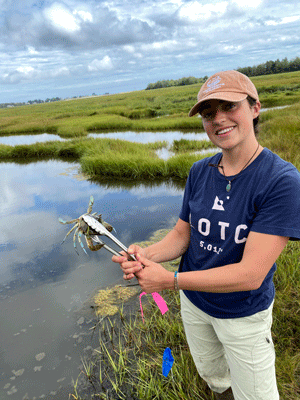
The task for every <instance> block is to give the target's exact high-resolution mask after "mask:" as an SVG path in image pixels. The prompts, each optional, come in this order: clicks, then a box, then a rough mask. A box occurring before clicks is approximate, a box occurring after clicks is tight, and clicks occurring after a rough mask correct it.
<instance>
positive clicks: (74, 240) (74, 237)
mask: <svg viewBox="0 0 300 400" xmlns="http://www.w3.org/2000/svg"><path fill="white" fill-rule="evenodd" d="M78 230H79V227H78V228H77V229H76V231H75V233H74V236H73V245H74V249H75V251H76V253H77V254H78V255H79V253H78V251H77V248H76V235H77V234H78Z"/></svg>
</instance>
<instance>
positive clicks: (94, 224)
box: [82, 215, 136, 261]
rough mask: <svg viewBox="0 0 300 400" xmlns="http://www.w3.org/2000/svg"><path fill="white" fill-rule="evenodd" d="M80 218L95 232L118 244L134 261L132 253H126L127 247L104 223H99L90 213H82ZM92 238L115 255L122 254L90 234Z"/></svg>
mask: <svg viewBox="0 0 300 400" xmlns="http://www.w3.org/2000/svg"><path fill="white" fill-rule="evenodd" d="M82 219H83V220H84V221H85V222H86V223H87V225H88V226H90V227H91V228H92V229H93V230H94V231H95V232H97V234H98V235H100V236H107V237H108V238H109V239H111V240H112V241H113V242H114V243H115V244H116V245H117V246H119V247H120V248H121V249H122V250H123V251H125V253H126V254H128V256H129V257H130V258H131V259H132V260H134V261H136V258H135V256H134V255H133V254H129V253H128V249H127V247H126V246H125V245H124V244H123V243H122V242H120V241H119V240H118V239H117V238H116V237H115V236H114V235H113V234H112V233H110V232H109V231H108V230H107V229H106V228H105V226H104V225H102V224H101V222H99V221H98V220H97V219H96V218H94V217H92V216H90V215H83V216H82ZM91 238H92V240H93V241H94V242H95V243H98V244H101V245H102V246H103V248H104V249H106V250H108V251H110V252H111V253H112V254H114V255H115V256H121V255H122V254H121V253H120V252H118V251H116V250H115V249H113V248H112V247H110V246H109V245H108V244H106V243H104V242H103V241H102V240H101V239H100V238H99V237H98V236H96V235H95V236H91Z"/></svg>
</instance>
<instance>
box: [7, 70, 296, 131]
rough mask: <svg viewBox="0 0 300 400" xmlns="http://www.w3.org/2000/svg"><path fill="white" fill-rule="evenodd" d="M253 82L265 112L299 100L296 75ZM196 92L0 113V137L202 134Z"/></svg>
mask: <svg viewBox="0 0 300 400" xmlns="http://www.w3.org/2000/svg"><path fill="white" fill-rule="evenodd" d="M251 79H252V81H253V82H254V84H255V85H256V86H257V88H258V91H259V94H260V99H261V102H262V106H263V107H271V106H278V105H290V104H294V103H295V102H299V101H300V84H299V81H300V71H297V72H291V73H286V74H278V75H266V76H260V77H253V78H251ZM199 89H200V85H199V84H196V85H188V86H180V87H170V88H163V89H155V90H144V91H136V92H130V93H122V94H115V95H108V96H99V97H91V98H86V99H76V100H62V101H58V102H53V103H44V104H37V105H30V106H21V107H16V108H7V109H0V121H1V122H0V135H8V134H10V135H15V134H25V133H30V134H38V133H44V132H47V133H56V134H58V135H60V136H61V137H64V138H70V137H84V136H86V135H87V133H88V132H95V131H97V132H107V131H108V130H109V131H114V130H118V131H124V130H134V131H144V130H146V131H147V130H149V131H158V130H159V131H161V130H196V131H200V130H203V128H202V123H201V119H200V118H189V117H187V114H188V112H189V110H190V108H191V107H192V106H193V105H194V104H195V103H196V98H197V93H198V91H199Z"/></svg>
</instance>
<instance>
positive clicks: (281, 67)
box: [237, 57, 300, 76]
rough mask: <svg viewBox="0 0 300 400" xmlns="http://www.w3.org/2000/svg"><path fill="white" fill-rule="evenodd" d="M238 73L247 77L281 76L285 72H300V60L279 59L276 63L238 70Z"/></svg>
mask: <svg viewBox="0 0 300 400" xmlns="http://www.w3.org/2000/svg"><path fill="white" fill-rule="evenodd" d="M237 70H238V71H240V72H242V73H243V74H245V75H247V76H258V75H270V74H280V73H283V72H293V71H299V70H300V58H299V57H296V58H294V59H293V60H290V61H288V59H287V58H286V57H285V58H284V59H282V60H281V61H280V60H279V58H278V59H277V60H276V61H272V60H270V61H267V62H265V63H262V64H258V65H254V66H253V67H244V68H238V69H237Z"/></svg>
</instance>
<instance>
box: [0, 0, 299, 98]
mask: <svg viewBox="0 0 300 400" xmlns="http://www.w3.org/2000/svg"><path fill="white" fill-rule="evenodd" d="M299 27H300V1H299V0H284V1H283V0H281V1H277V0H224V1H223V0H198V1H186V0H147V1H145V0H111V1H102V0H62V1H60V0H58V1H52V0H45V1H42V0H36V1H34V0H0V55H1V57H0V88H1V90H0V103H5V102H17V101H22V102H23V101H27V100H34V99H42V100H45V99H46V98H47V97H50V98H51V97H61V98H67V97H73V96H79V95H91V94H93V93H96V94H104V93H107V92H108V93H119V92H127V91H133V90H141V89H145V88H146V87H147V85H148V83H152V82H156V81H158V80H163V79H179V78H182V77H187V76H195V77H203V76H205V75H211V74H213V73H214V72H217V71H219V70H226V69H234V68H238V67H245V66H249V65H250V66H252V65H256V64H259V63H262V62H265V61H268V60H276V59H277V58H279V59H280V60H281V59H282V58H284V57H287V58H288V59H289V60H291V59H293V58H295V57H297V56H300V51H299V50H300V28H299Z"/></svg>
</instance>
